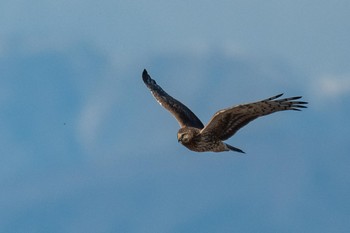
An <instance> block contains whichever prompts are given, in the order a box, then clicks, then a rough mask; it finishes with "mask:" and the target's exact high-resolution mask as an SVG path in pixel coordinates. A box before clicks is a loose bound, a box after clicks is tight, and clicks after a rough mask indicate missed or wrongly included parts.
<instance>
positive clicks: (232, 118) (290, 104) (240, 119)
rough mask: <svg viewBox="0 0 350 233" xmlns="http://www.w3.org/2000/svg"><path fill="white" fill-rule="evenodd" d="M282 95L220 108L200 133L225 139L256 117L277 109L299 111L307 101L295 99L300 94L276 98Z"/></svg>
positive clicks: (298, 97)
mask: <svg viewBox="0 0 350 233" xmlns="http://www.w3.org/2000/svg"><path fill="white" fill-rule="evenodd" d="M282 95H283V94H279V95H276V96H273V97H271V98H268V99H265V100H262V101H258V102H254V103H249V104H242V105H237V106H234V107H232V108H227V109H223V110H220V111H218V112H217V113H215V114H214V116H213V117H212V118H211V120H210V121H209V123H208V125H206V126H205V127H204V128H203V129H202V130H201V133H202V134H212V135H214V136H215V137H217V138H218V139H220V140H226V139H228V138H230V137H232V136H233V135H234V134H235V133H236V132H237V131H238V130H239V129H240V128H242V127H243V126H245V125H247V124H248V123H249V122H251V121H252V120H255V119H256V118H258V117H261V116H265V115H268V114H271V113H274V112H278V111H285V110H296V111H300V108H306V106H305V104H307V102H303V101H295V100H298V99H300V98H301V96H297V97H291V98H285V99H277V98H279V97H281V96H282Z"/></svg>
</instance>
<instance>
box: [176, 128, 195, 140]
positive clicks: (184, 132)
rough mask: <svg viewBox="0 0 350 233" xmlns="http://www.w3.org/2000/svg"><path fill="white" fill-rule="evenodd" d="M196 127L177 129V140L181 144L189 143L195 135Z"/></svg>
mask: <svg viewBox="0 0 350 233" xmlns="http://www.w3.org/2000/svg"><path fill="white" fill-rule="evenodd" d="M196 131H197V129H195V128H191V127H184V128H181V129H180V130H179V132H178V133H177V141H178V142H181V143H182V144H187V143H189V142H190V141H191V140H192V138H193V137H194V136H195V135H196Z"/></svg>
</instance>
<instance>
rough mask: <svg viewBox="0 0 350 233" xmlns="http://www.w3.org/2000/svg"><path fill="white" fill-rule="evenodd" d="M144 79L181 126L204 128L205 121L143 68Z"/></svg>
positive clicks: (160, 102) (157, 98) (159, 101)
mask: <svg viewBox="0 0 350 233" xmlns="http://www.w3.org/2000/svg"><path fill="white" fill-rule="evenodd" d="M142 79H143V82H144V83H145V84H146V86H147V87H148V88H149V89H150V90H151V92H152V94H153V96H154V97H155V98H156V100H157V101H158V103H159V104H160V105H162V106H163V107H164V108H165V109H167V110H168V111H169V112H170V113H171V114H173V116H174V117H175V118H176V120H177V121H178V122H179V124H180V126H181V127H184V126H189V127H195V128H198V129H202V128H204V125H203V123H202V122H201V121H200V120H199V119H198V117H197V116H196V115H195V114H194V113H193V112H192V111H191V110H190V109H189V108H187V107H186V106H185V105H184V104H182V103H181V102H180V101H178V100H176V99H174V98H173V97H171V96H170V95H169V94H168V93H166V92H165V91H164V90H163V89H162V88H161V87H160V86H159V85H158V84H157V83H156V81H154V80H153V79H152V78H151V76H149V74H148V73H147V71H146V70H143V73H142Z"/></svg>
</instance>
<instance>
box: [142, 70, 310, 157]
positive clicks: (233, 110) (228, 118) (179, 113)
mask: <svg viewBox="0 0 350 233" xmlns="http://www.w3.org/2000/svg"><path fill="white" fill-rule="evenodd" d="M142 79H143V81H144V83H145V84H146V86H147V87H148V88H149V89H150V90H151V92H152V94H153V96H154V97H155V98H156V100H157V101H158V103H159V104H160V105H162V106H163V107H164V108H166V109H167V110H168V111H170V113H171V114H172V115H173V116H174V117H175V118H176V120H177V121H178V122H179V124H180V127H181V128H180V129H179V131H178V133H177V138H178V141H179V142H181V143H182V145H184V146H186V147H187V148H188V149H190V150H193V151H197V152H204V151H213V152H221V151H230V150H231V151H237V152H241V153H244V152H243V151H242V150H241V149H238V148H236V147H233V146H231V145H228V144H226V143H224V142H223V141H225V140H227V139H228V138H230V137H232V136H233V135H234V134H235V133H236V132H237V131H238V130H239V129H240V128H242V127H243V126H245V125H246V124H248V123H249V122H251V121H252V120H255V119H256V118H258V117H261V116H265V115H268V114H271V113H274V112H278V111H285V110H296V111H300V109H301V108H306V106H305V105H306V104H307V102H304V101H296V100H298V99H300V98H301V96H296V97H290V98H285V99H278V98H279V97H281V96H282V95H283V94H279V95H276V96H273V97H271V98H268V99H264V100H261V101H258V102H254V103H248V104H242V105H237V106H233V107H230V108H226V109H223V110H220V111H218V112H216V113H215V114H214V116H213V117H212V118H211V120H210V121H209V123H208V124H207V125H206V126H204V125H203V123H202V122H201V121H200V120H199V119H198V117H197V116H196V115H195V114H194V113H193V112H192V111H191V110H190V109H189V108H187V107H186V106H185V105H184V104H182V103H181V102H180V101H178V100H176V99H174V98H173V97H171V96H170V95H169V94H167V93H166V92H165V91H164V90H163V89H162V88H161V87H160V86H159V85H158V84H157V83H156V81H154V80H153V79H152V78H151V77H150V76H149V75H148V73H147V71H146V70H144V71H143V73H142Z"/></svg>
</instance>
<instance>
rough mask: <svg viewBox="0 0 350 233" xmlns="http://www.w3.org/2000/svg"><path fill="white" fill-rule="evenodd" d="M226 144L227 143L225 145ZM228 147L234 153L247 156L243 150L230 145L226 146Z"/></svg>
mask: <svg viewBox="0 0 350 233" xmlns="http://www.w3.org/2000/svg"><path fill="white" fill-rule="evenodd" d="M225 144H226V143H225ZM226 146H227V148H228V149H230V150H232V151H236V152H239V153H243V154H245V152H244V151H243V150H241V149H239V148H236V147H234V146H231V145H229V144H226Z"/></svg>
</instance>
